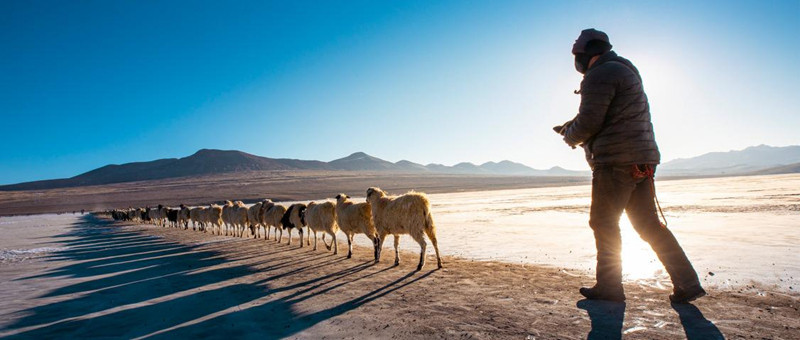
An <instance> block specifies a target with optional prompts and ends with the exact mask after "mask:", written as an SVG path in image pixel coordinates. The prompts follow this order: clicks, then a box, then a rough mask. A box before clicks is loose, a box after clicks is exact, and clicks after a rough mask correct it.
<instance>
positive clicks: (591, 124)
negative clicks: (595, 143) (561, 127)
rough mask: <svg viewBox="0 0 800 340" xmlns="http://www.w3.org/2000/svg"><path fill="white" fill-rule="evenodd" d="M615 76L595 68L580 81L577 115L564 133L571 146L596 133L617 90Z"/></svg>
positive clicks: (584, 140)
mask: <svg viewBox="0 0 800 340" xmlns="http://www.w3.org/2000/svg"><path fill="white" fill-rule="evenodd" d="M616 84H617V81H616V77H613V75H612V74H610V72H608V70H607V69H603V68H601V69H596V70H593V72H590V73H589V74H587V75H586V77H584V79H583V81H582V82H581V106H580V109H579V110H578V115H577V116H575V119H573V121H572V124H570V126H569V127H568V128H567V131H566V132H565V134H564V141H566V142H567V144H569V145H571V146H575V145H580V144H583V143H584V142H586V141H587V140H589V139H590V138H592V137H593V136H594V135H596V134H597V133H598V132H599V131H600V128H601V127H602V126H603V122H604V121H605V119H606V112H607V111H608V106H609V105H610V104H611V100H613V99H614V95H615V94H616V90H617V86H616Z"/></svg>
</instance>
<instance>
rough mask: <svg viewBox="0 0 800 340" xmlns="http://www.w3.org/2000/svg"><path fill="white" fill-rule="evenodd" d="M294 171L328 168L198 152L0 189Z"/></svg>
mask: <svg viewBox="0 0 800 340" xmlns="http://www.w3.org/2000/svg"><path fill="white" fill-rule="evenodd" d="M296 169H332V167H331V166H329V165H328V163H325V162H320V161H303V160H296V159H273V158H267V157H260V156H255V155H251V154H249V153H245V152H241V151H226V150H209V149H202V150H200V151H197V152H196V153H194V154H193V155H191V156H188V157H184V158H167V159H159V160H155V161H150V162H134V163H126V164H119V165H118V164H110V165H106V166H103V167H100V168H97V169H94V170H92V171H89V172H86V173H83V174H80V175H77V176H75V177H71V178H65V179H56V180H47V181H36V182H27V183H19V184H12V185H5V186H0V190H37V189H51V188H64V187H77V186H85V185H99V184H110V183H121V182H133V181H143V180H154V179H164V178H173V177H185V176H198V175H210V174H217V173H225V172H237V171H263V170H296Z"/></svg>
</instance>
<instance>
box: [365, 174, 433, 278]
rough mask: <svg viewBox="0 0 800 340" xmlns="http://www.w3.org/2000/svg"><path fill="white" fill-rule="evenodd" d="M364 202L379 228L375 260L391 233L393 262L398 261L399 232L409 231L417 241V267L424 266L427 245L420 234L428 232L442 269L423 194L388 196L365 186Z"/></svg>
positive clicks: (428, 204)
mask: <svg viewBox="0 0 800 340" xmlns="http://www.w3.org/2000/svg"><path fill="white" fill-rule="evenodd" d="M367 202H369V204H370V206H371V208H372V219H373V221H374V223H375V228H376V229H377V230H378V237H379V239H380V240H379V241H380V242H379V244H378V252H377V257H376V259H375V261H376V262H378V261H380V257H381V248H383V241H384V240H385V239H386V236H387V235H389V234H392V235H394V256H395V257H394V264H395V266H397V265H399V264H400V251H399V250H398V249H397V247H398V245H399V243H400V234H409V235H411V237H412V238H413V239H414V240H415V241H417V243H419V246H420V253H419V264H418V265H417V270H422V266H423V265H425V248H426V247H427V244H426V242H425V237H424V236H423V234H427V235H428V238H429V239H431V243H433V249H435V250H436V262H437V265H438V268H442V259H441V257H440V256H439V246H438V244H437V242H436V226H435V225H434V223H433V216H431V208H430V202H429V201H428V198H427V197H426V196H425V194H423V193H416V192H410V193H407V194H404V195H401V196H397V197H389V196H387V194H386V192H385V191H383V190H381V189H380V188H376V187H372V188H369V189H367Z"/></svg>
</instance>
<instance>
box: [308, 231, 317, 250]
mask: <svg viewBox="0 0 800 340" xmlns="http://www.w3.org/2000/svg"><path fill="white" fill-rule="evenodd" d="M308 237H309V238H311V231H309V232H308ZM309 245H311V243H310V242H309ZM314 251H317V231H316V230H314Z"/></svg>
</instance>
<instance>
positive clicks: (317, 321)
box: [0, 216, 800, 339]
mask: <svg viewBox="0 0 800 340" xmlns="http://www.w3.org/2000/svg"><path fill="white" fill-rule="evenodd" d="M63 230H64V232H63V233H62V234H60V235H55V236H53V237H52V238H49V239H47V240H43V242H44V243H43V244H45V243H46V244H47V245H48V246H54V247H56V248H54V249H58V250H57V251H54V252H52V253H51V254H50V255H49V256H47V257H43V258H34V259H31V260H28V261H26V262H20V263H17V264H14V263H11V264H5V265H4V266H2V267H0V268H2V271H0V274H2V279H3V280H2V282H3V283H2V286H0V289H1V290H2V291H3V292H4V294H2V297H0V305H1V306H2V307H0V320H2V321H0V336H8V337H10V338H17V337H24V338H54V337H65V336H68V337H86V336H94V337H123V338H137V337H159V338H175V337H186V338H188V337H201V338H206V337H212V338H216V337H231V338H251V337H252V338H277V337H288V338H313V339H339V338H351V339H353V338H354V339H363V338H384V339H421V338H425V339H429V338H451V339H452V338H465V339H483V338H486V339H532V338H535V339H579V338H581V339H582V338H587V337H588V338H593V339H605V338H612V339H613V338H620V337H624V338H626V339H674V338H683V337H687V338H690V339H714V338H722V337H723V336H724V337H726V338H730V339H738V338H759V339H761V338H766V339H792V338H795V339H796V338H797V335H798V334H800V312H798V304H800V296H798V295H796V294H785V293H780V292H772V291H769V290H766V289H764V288H763V287H756V286H752V287H746V288H742V289H740V290H739V291H710V296H707V297H704V298H702V299H700V300H698V301H697V302H696V303H694V304H692V305H670V304H669V303H668V302H667V295H668V293H669V292H668V291H666V290H660V289H654V288H649V287H644V286H639V285H628V286H626V291H627V296H628V301H627V303H626V304H614V303H601V302H593V301H585V300H582V299H581V297H580V296H579V295H578V294H577V288H578V287H580V286H581V285H582V284H589V283H591V281H592V280H591V278H587V277H584V276H579V275H574V274H570V273H569V272H566V271H562V270H560V269H558V268H549V267H542V266H532V265H519V264H507V263H499V262H476V261H470V260H464V259H458V258H452V257H446V258H445V259H444V260H445V268H444V269H441V270H435V260H434V259H433V257H431V256H429V257H428V264H427V265H426V266H425V267H424V268H423V270H422V271H420V272H415V271H414V269H415V266H416V260H417V254H415V253H408V252H404V253H403V254H402V263H401V265H400V266H399V267H393V266H391V263H392V254H391V251H385V252H384V254H385V255H384V256H387V257H385V258H384V259H383V261H382V262H381V263H379V264H373V263H372V261H371V253H372V252H371V249H368V248H362V247H358V248H357V249H356V251H355V254H354V256H353V258H352V259H346V258H345V257H344V252H342V253H340V254H339V255H333V254H331V253H330V252H327V251H324V250H319V251H312V250H311V249H310V248H309V247H304V248H298V247H297V243H294V245H293V246H291V247H290V246H287V245H285V244H281V245H278V244H275V243H273V242H272V241H266V240H263V239H262V240H253V239H236V238H228V237H220V236H210V235H206V234H203V233H199V232H193V231H191V230H188V231H184V230H178V229H172V228H160V227H154V226H148V225H135V224H118V223H112V222H111V221H108V220H103V219H96V218H94V217H91V216H87V217H84V218H78V219H75V220H74V223H73V224H72V225H70V226H67V227H65V228H64V229H63ZM39 238H42V237H39ZM295 242H297V240H295ZM340 249H346V248H344V245H342V247H340ZM387 250H388V249H387Z"/></svg>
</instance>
